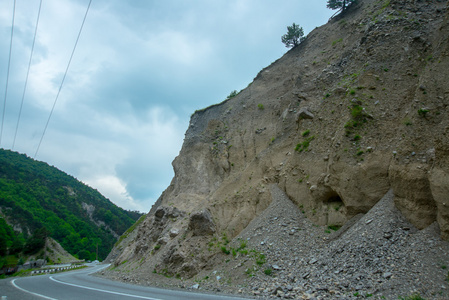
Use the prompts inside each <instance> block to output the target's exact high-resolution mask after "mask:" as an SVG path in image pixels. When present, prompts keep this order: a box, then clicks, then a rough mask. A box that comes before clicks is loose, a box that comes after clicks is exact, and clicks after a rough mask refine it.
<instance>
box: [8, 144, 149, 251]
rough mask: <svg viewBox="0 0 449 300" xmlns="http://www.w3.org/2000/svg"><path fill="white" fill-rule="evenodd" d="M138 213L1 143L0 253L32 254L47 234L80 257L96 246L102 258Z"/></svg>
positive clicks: (94, 249)
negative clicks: (117, 204)
mask: <svg viewBox="0 0 449 300" xmlns="http://www.w3.org/2000/svg"><path fill="white" fill-rule="evenodd" d="M140 216H141V214H140V213H139V212H132V211H126V210H124V209H122V208H120V207H118V206H116V205H115V204H113V203H112V202H111V201H109V200H108V199H107V198H105V197H103V196H102V195H101V194H100V193H99V192H98V191H97V190H95V189H93V188H91V187H89V186H87V185H85V184H84V183H82V182H80V181H79V180H77V179H76V178H74V177H72V176H70V175H68V174H66V173H64V172H62V171H60V170H58V169H57V168H55V167H52V166H49V165H48V164H47V163H45V162H40V161H36V160H34V159H32V158H29V157H27V156H26V155H23V154H19V153H17V152H13V151H9V150H3V149H0V244H1V246H0V256H4V255H6V254H8V253H9V254H15V253H21V252H24V253H26V252H29V254H31V252H32V251H33V249H34V248H36V249H37V248H38V247H39V246H40V245H38V244H39V243H40V242H41V241H40V238H39V237H41V236H45V237H46V236H49V237H52V238H54V239H55V240H56V241H58V242H59V243H60V244H61V246H62V247H64V249H66V250H67V251H68V252H69V253H70V254H72V255H75V256H77V257H78V258H80V259H95V258H96V253H97V249H98V258H99V259H104V258H105V257H106V256H107V255H108V253H109V251H110V250H111V248H112V246H113V245H114V243H115V242H116V241H117V238H118V237H119V236H120V235H121V234H123V233H124V232H125V231H126V229H128V228H129V227H130V226H131V225H133V224H134V223H135V221H136V220H137V219H139V218H140ZM42 242H43V241H42Z"/></svg>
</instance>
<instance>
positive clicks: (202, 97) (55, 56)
mask: <svg viewBox="0 0 449 300" xmlns="http://www.w3.org/2000/svg"><path fill="white" fill-rule="evenodd" d="M39 2H40V0H16V5H15V19H14V23H15V25H14V34H13V37H14V38H13V41H12V52H11V59H10V60H9V54H10V51H9V50H10V37H11V25H12V20H13V6H14V5H13V3H14V1H13V0H8V1H1V2H0V30H1V39H0V99H1V100H0V103H1V105H0V111H1V112H2V115H1V116H0V117H2V124H3V125H2V132H1V141H0V147H1V148H4V149H12V150H14V151H17V152H20V153H25V154H27V155H28V156H30V157H34V156H35V154H36V151H37V149H38V145H39V141H40V140H41V137H42V136H43V140H42V143H41V146H40V148H39V151H38V152H37V155H36V157H35V158H36V159H37V160H40V161H45V162H47V163H48V164H50V165H53V166H55V167H57V168H58V169H60V170H62V171H64V172H66V173H68V174H70V175H72V176H74V177H76V178H78V179H80V180H81V181H83V182H85V183H87V184H88V185H89V186H91V187H93V188H96V189H97V190H98V191H100V192H101V193H102V194H103V195H105V196H106V197H108V198H109V199H110V200H111V201H112V202H114V203H115V204H117V205H118V206H121V207H123V208H125V209H130V210H139V211H142V212H147V211H148V210H149V209H150V208H151V206H152V204H153V203H154V202H155V201H156V200H157V198H158V197H159V196H160V194H161V192H162V191H163V190H164V189H165V188H166V187H167V186H168V185H169V184H170V181H171V179H172V177H173V169H172V166H171V162H172V160H173V159H174V158H175V157H176V156H177V155H178V153H179V150H180V149H181V145H182V142H183V138H184V132H185V130H186V129H187V127H188V122H189V119H190V115H191V114H192V113H193V112H194V111H195V110H197V109H201V108H204V107H206V106H209V105H211V104H215V103H218V102H221V101H222V100H224V99H225V98H226V96H227V95H229V93H230V92H231V91H233V90H237V91H239V90H241V89H243V88H245V87H246V86H247V85H248V84H249V83H250V82H251V81H252V80H253V78H254V77H255V76H256V75H257V73H258V72H259V71H260V70H261V69H262V68H264V67H266V66H268V65H269V64H271V63H272V62H274V61H275V60H276V59H278V58H280V57H281V56H282V55H283V54H284V53H285V52H286V51H287V50H288V49H287V48H286V47H285V46H284V45H283V44H282V43H281V36H282V35H283V34H285V33H286V26H287V25H291V24H292V23H293V22H295V23H296V24H300V25H301V26H302V27H303V28H304V31H305V32H306V34H307V33H309V32H310V31H311V30H313V29H314V28H315V27H317V26H321V25H323V24H324V23H326V22H327V20H328V18H329V17H330V16H331V15H332V14H333V13H334V12H333V11H331V10H329V9H327V8H326V0H313V1H310V0H280V1H272V0H189V1H187V0H132V1H131V0H128V1H126V0H93V1H92V4H91V6H90V10H89V12H88V15H87V19H86V22H85V24H84V28H83V31H82V33H81V36H80V39H79V42H78V45H77V48H76V51H75V53H74V56H73V60H72V61H71V64H70V67H69V69H68V73H67V77H66V78H65V81H64V84H63V85H62V89H61V90H60V94H59V97H57V94H58V91H59V89H60V86H61V82H62V80H63V76H64V73H65V70H66V69H67V65H68V62H69V59H70V56H71V53H72V50H73V48H74V45H75V41H76V38H77V36H78V32H79V29H80V27H81V24H82V21H83V18H84V15H85V13H86V9H87V6H88V3H89V0H43V1H42V7H41V14H40V18H39V26H38V30H37V35H36V43H35V46H34V52H33V57H32V60H31V67H30V69H29V77H28V82H27V88H26V90H25V94H24V86H25V79H26V75H27V71H28V65H29V61H30V53H31V47H32V43H33V37H34V32H35V25H36V19H37V16H38V10H39ZM9 61H10V63H9V66H10V68H9V76H7V74H8V72H7V70H8V62H9ZM7 82H8V85H7ZM6 87H7V88H6ZM5 95H6V97H5ZM23 95H24V96H23ZM22 99H23V102H22ZM56 99H57V102H56V105H55V107H54V111H53V114H52V116H51V119H50V122H49V124H48V128H47V130H46V133H45V135H43V132H44V128H45V124H46V122H47V120H48V118H49V115H50V111H51V109H52V107H53V104H54V103H55V100H56ZM5 100H6V102H5ZM22 103H23V106H22V111H21V114H20V119H19V112H20V107H21V104H22ZM3 107H5V109H4V110H3ZM3 116H4V118H3ZM16 129H17V130H16ZM14 137H16V138H15V139H14Z"/></svg>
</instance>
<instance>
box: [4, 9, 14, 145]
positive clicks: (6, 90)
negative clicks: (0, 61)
mask: <svg viewBox="0 0 449 300" xmlns="http://www.w3.org/2000/svg"><path fill="white" fill-rule="evenodd" d="M15 16H16V0H14V6H13V11H12V26H11V42H10V44H9V59H8V70H7V75H6V88H5V100H4V101H3V115H2V128H1V130H0V145H1V144H2V136H3V123H4V121H5V110H6V98H7V97H8V84H9V67H10V65H11V53H12V39H13V36H14V19H15Z"/></svg>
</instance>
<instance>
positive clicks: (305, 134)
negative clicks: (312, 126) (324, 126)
mask: <svg viewBox="0 0 449 300" xmlns="http://www.w3.org/2000/svg"><path fill="white" fill-rule="evenodd" d="M309 134H310V130H308V129H307V130H306V131H303V133H301V135H302V136H304V137H305V136H308V135H309Z"/></svg>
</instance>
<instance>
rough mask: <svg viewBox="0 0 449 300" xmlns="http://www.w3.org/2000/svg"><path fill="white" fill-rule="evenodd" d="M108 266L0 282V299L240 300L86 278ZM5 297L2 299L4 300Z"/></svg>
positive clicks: (97, 278) (92, 277) (90, 277)
mask: <svg viewBox="0 0 449 300" xmlns="http://www.w3.org/2000/svg"><path fill="white" fill-rule="evenodd" d="M107 266H108V265H96V266H92V267H89V268H86V269H82V270H76V271H69V272H64V273H59V274H47V275H39V276H30V277H20V278H9V279H3V280H0V299H2V300H3V299H7V300H23V299H26V300H37V299H39V300H42V299H48V300H72V299H73V300H79V299H82V300H97V299H98V300H100V299H101V300H104V299H108V300H119V299H120V300H139V299H142V300H178V299H186V300H189V299H192V300H193V299H195V300H206V299H208V300H209V299H210V300H237V299H243V298H237V297H230V296H222V295H212V294H202V293H194V292H187V291H175V290H168V289H160V288H153V287H144V286H138V285H131V284H125V283H121V282H116V281H111V280H107V279H103V278H99V277H94V276H89V274H91V273H95V272H97V271H99V270H101V269H103V268H106V267H107ZM5 297H6V298H5Z"/></svg>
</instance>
